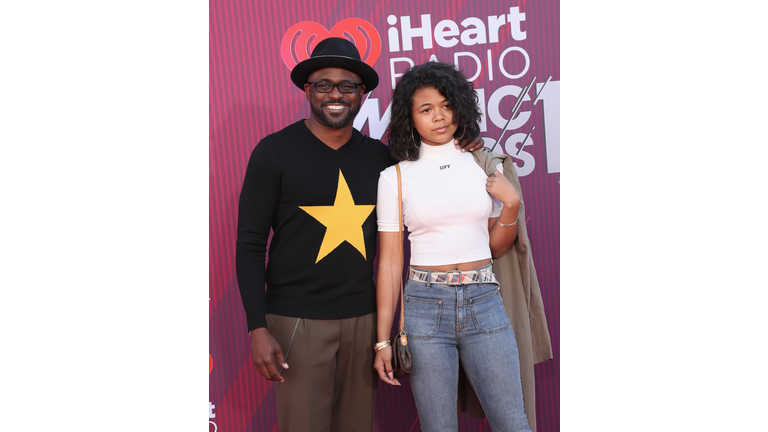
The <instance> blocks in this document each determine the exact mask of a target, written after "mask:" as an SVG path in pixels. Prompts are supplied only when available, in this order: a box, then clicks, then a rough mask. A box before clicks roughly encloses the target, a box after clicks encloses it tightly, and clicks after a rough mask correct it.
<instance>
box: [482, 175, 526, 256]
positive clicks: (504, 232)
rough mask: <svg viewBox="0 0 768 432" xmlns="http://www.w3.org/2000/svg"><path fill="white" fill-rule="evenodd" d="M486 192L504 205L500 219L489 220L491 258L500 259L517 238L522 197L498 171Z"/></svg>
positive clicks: (489, 181) (489, 179)
mask: <svg viewBox="0 0 768 432" xmlns="http://www.w3.org/2000/svg"><path fill="white" fill-rule="evenodd" d="M486 190H487V191H488V193H490V194H491V195H493V196H494V197H495V198H496V199H497V200H499V201H501V202H502V203H503V204H504V207H503V208H502V209H501V214H500V215H499V217H498V218H490V219H488V231H489V232H490V236H491V256H492V257H494V258H498V257H500V256H502V255H504V253H506V252H507V250H509V248H510V247H511V246H512V243H514V242H515V239H516V238H517V212H518V210H519V209H520V195H519V194H518V193H517V190H515V186H514V185H512V182H510V181H509V180H508V179H507V178H506V177H504V174H502V173H500V172H499V171H498V170H497V171H496V174H495V175H494V176H492V177H488V181H487V183H486ZM500 224H503V225H507V226H502V225H500ZM510 224H513V225H510Z"/></svg>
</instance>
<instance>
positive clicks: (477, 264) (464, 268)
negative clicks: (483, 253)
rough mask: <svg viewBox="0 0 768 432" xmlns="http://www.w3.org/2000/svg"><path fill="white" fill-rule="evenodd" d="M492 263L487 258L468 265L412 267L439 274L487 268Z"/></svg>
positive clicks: (414, 265)
mask: <svg viewBox="0 0 768 432" xmlns="http://www.w3.org/2000/svg"><path fill="white" fill-rule="evenodd" d="M490 263H491V259H490V258H486V259H481V260H477V261H471V262H466V263H458V264H446V265H439V266H423V265H416V264H413V265H411V267H413V268H417V269H424V270H432V271H438V272H447V271H451V270H461V271H467V270H475V269H477V268H480V267H483V266H486V265H488V264H490Z"/></svg>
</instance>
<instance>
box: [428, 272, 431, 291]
mask: <svg viewBox="0 0 768 432" xmlns="http://www.w3.org/2000/svg"><path fill="white" fill-rule="evenodd" d="M431 279H432V272H431V271H428V273H427V289H429V281H430V280H431Z"/></svg>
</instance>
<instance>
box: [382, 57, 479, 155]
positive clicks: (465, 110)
mask: <svg viewBox="0 0 768 432" xmlns="http://www.w3.org/2000/svg"><path fill="white" fill-rule="evenodd" d="M429 87H432V88H435V89H437V91H439V92H440V93H441V94H442V95H443V96H444V97H445V98H446V99H447V100H448V103H450V105H451V110H452V111H453V122H454V123H455V124H457V125H458V128H457V129H456V133H455V134H454V135H455V137H456V138H459V139H461V140H462V142H469V141H472V140H474V139H475V138H477V136H478V135H480V126H479V123H480V116H481V112H480V109H479V108H478V106H477V105H478V97H477V92H475V89H474V86H473V85H472V83H471V82H469V81H467V78H466V77H464V75H463V74H462V73H461V72H460V71H459V70H458V69H456V68H455V67H454V66H453V65H451V64H448V63H441V62H426V63H424V64H421V65H417V66H414V67H412V68H411V69H409V70H408V72H406V73H405V74H404V75H403V76H402V77H401V78H400V81H399V82H398V83H397V86H396V87H395V92H394V95H393V96H392V111H391V112H392V114H391V117H390V120H389V127H388V132H389V139H388V143H389V151H390V153H391V154H392V157H393V158H395V159H396V160H398V161H403V160H409V161H415V160H418V159H419V145H420V142H421V136H420V135H419V133H418V132H417V131H416V129H415V128H414V127H413V116H412V113H411V108H412V107H413V94H414V93H415V92H416V90H419V89H422V88H429Z"/></svg>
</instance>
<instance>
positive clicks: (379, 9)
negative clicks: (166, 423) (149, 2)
mask: <svg viewBox="0 0 768 432" xmlns="http://www.w3.org/2000/svg"><path fill="white" fill-rule="evenodd" d="M179 19H184V18H183V16H179ZM559 27H560V13H559V0H527V1H526V0H512V1H493V0H444V1H441V2H426V1H414V0H314V1H299V0H285V1H282V2H274V1H261V0H210V198H209V199H210V343H209V346H210V349H209V351H210V357H209V364H210V369H209V376H210V401H209V406H208V420H209V430H210V431H212V432H243V431H247V432H273V431H278V430H279V428H278V425H277V419H276V416H275V396H274V384H272V382H270V381H267V380H265V379H264V378H262V377H261V376H260V375H259V374H258V372H257V371H256V368H255V366H254V365H253V363H252V360H251V356H250V345H249V344H250V342H249V338H248V333H247V328H246V322H245V313H244V312H243V307H242V304H241V301H240V294H239V290H238V286H237V279H236V277H235V241H236V228H237V203H238V198H239V194H240V188H241V185H242V181H243V176H244V174H245V168H246V165H247V163H248V158H249V156H250V154H251V151H252V150H253V148H254V147H255V146H256V144H257V143H258V142H259V140H260V139H261V138H262V137H264V136H266V135H268V134H270V133H272V132H275V131H278V130H280V129H282V128H283V127H285V126H287V125H289V124H291V123H293V122H295V121H297V120H299V119H302V118H307V117H309V115H310V112H309V105H308V103H307V102H306V98H305V96H304V93H303V92H302V91H300V90H299V89H298V88H296V87H295V86H294V85H293V83H292V82H291V80H290V71H291V68H292V67H293V66H294V65H295V64H296V63H297V62H299V61H301V60H303V59H305V58H307V57H308V56H309V53H308V48H307V47H309V46H314V44H316V43H317V42H318V41H319V40H322V39H324V38H326V37H329V36H338V37H346V38H348V39H349V40H352V41H354V42H355V44H356V45H357V47H358V48H359V49H360V50H361V52H362V53H363V55H362V58H363V61H366V62H367V63H368V64H370V65H372V66H373V67H374V69H376V71H377V73H378V74H379V77H380V84H379V86H378V87H377V88H376V89H375V90H374V91H372V92H370V93H369V94H367V95H366V97H365V99H364V102H363V105H362V109H361V110H360V113H359V114H358V116H357V118H356V120H355V123H354V126H355V128H357V129H358V130H360V131H361V132H362V133H363V134H365V135H369V136H371V137H373V138H378V139H381V140H382V141H384V143H386V142H387V140H386V127H387V124H388V122H389V117H390V107H391V100H392V90H393V88H394V85H395V83H396V82H397V79H398V78H399V77H400V76H402V74H403V73H404V72H405V71H406V70H407V69H408V68H409V67H410V66H412V65H416V64H420V63H424V62H426V61H430V60H439V61H442V62H447V63H453V64H456V65H457V66H458V67H459V68H460V69H461V70H462V71H463V72H464V75H465V76H467V78H468V79H470V80H471V81H472V82H473V83H474V86H475V89H476V90H477V93H478V96H479V98H480V107H481V111H482V113H483V115H482V124H481V137H482V138H483V140H484V141H485V145H486V147H489V148H492V149H493V151H494V152H503V153H506V154H508V155H510V156H511V157H512V158H514V160H515V161H516V163H517V171H518V175H519V176H520V183H521V186H522V189H523V197H524V199H525V202H526V212H527V215H526V217H527V226H528V234H529V236H530V239H531V244H532V249H533V257H534V261H535V265H536V269H537V272H538V276H539V282H540V284H541V291H542V296H543V298H544V305H545V309H546V313H547V320H548V324H549V330H550V333H551V336H552V345H553V349H554V359H552V360H549V361H546V362H543V363H540V364H538V365H536V367H535V370H536V406H537V425H538V430H539V431H540V432H555V431H559V428H560V415H559V409H560V405H559V398H560V388H559V386H560V382H559V371H560V357H559V355H560V349H559V345H560V344H559V342H560V331H559V329H560V325H559V309H560V306H559V305H560V303H559V290H560V246H559V241H560V228H559V225H560V203H559V202H560V186H559V185H560V129H559V125H560V61H559V56H560V42H559V40H560V30H559ZM169 55H171V53H169ZM459 425H460V431H478V432H480V431H490V430H491V429H490V427H489V425H488V424H487V422H486V421H485V419H479V420H477V419H469V418H467V417H466V416H465V415H464V414H462V415H461V416H460V419H459ZM417 430H419V425H418V416H417V413H416V407H415V405H414V404H413V397H412V395H411V392H410V389H409V387H408V386H407V380H406V383H405V384H404V385H403V387H402V388H396V387H391V386H388V385H380V386H379V393H378V400H377V412H376V420H375V425H374V431H376V432H379V431H380V432H392V431H394V432H399V431H406V432H407V431H417Z"/></svg>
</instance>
